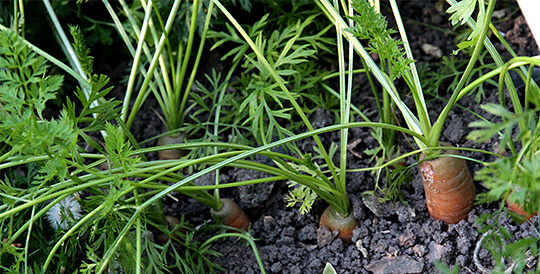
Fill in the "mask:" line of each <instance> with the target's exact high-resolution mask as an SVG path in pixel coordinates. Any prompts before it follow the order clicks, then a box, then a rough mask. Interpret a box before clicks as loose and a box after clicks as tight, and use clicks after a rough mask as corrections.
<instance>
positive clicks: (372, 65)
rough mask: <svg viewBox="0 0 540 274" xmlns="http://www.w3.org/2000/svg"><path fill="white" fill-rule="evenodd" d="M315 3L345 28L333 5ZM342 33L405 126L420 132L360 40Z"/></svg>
mask: <svg viewBox="0 0 540 274" xmlns="http://www.w3.org/2000/svg"><path fill="white" fill-rule="evenodd" d="M316 3H317V5H319V6H320V8H321V9H322V10H323V11H325V14H327V15H328V18H329V19H330V21H331V22H332V23H333V24H335V25H338V26H339V28H341V29H347V28H348V25H347V24H346V23H345V21H344V20H343V18H341V16H340V15H339V13H338V12H337V11H336V10H335V9H334V8H333V6H332V5H331V4H330V3H329V2H328V0H319V1H318V2H316ZM343 34H344V35H345V38H346V39H347V40H348V41H351V43H352V45H353V47H354V49H355V51H356V52H357V53H358V54H359V55H360V56H361V57H362V59H364V61H365V62H366V65H367V68H369V69H370V71H371V72H372V73H373V76H374V77H375V78H376V79H377V80H378V81H379V83H380V84H381V85H382V88H383V89H384V90H385V91H386V92H388V93H389V94H390V97H391V98H392V100H393V101H394V103H395V104H396V106H397V107H398V108H399V110H400V111H401V113H402V115H403V118H404V119H405V121H406V123H407V126H408V127H409V128H410V129H411V130H413V131H415V132H416V133H419V134H422V128H421V125H420V122H419V120H418V118H416V116H414V114H413V113H412V112H411V110H410V109H409V108H408V107H407V105H405V103H404V102H403V100H401V98H400V96H399V94H398V93H397V90H396V88H395V86H394V84H393V83H392V81H391V80H390V78H389V77H388V76H387V75H386V74H385V73H383V72H382V71H381V69H380V68H379V67H378V66H377V64H376V63H375V61H373V59H372V58H371V56H370V55H369V53H368V52H367V51H366V50H365V49H364V47H363V46H362V44H361V43H360V41H358V39H357V38H356V37H354V35H353V34H352V33H350V32H348V31H344V32H343ZM415 141H416V143H417V144H418V146H419V147H420V148H423V147H426V144H427V143H423V142H420V141H419V140H416V139H415Z"/></svg>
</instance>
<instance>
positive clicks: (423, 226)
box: [133, 1, 538, 274]
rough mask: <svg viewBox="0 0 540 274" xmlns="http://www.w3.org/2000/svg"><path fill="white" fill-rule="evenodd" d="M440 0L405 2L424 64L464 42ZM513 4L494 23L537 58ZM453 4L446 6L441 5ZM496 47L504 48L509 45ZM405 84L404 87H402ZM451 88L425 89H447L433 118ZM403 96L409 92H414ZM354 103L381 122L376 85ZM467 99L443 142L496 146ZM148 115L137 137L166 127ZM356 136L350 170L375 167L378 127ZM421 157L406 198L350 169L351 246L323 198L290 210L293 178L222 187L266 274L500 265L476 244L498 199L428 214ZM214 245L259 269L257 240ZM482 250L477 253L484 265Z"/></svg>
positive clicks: (237, 263)
mask: <svg viewBox="0 0 540 274" xmlns="http://www.w3.org/2000/svg"><path fill="white" fill-rule="evenodd" d="M436 2H437V1H401V2H400V7H401V8H402V9H401V12H402V16H404V17H405V18H407V19H406V27H407V30H408V35H409V39H410V40H411V41H413V42H412V48H413V50H414V56H415V57H416V58H417V60H418V61H419V67H422V66H425V65H430V64H435V63H437V62H440V61H441V54H442V56H448V55H449V54H451V53H452V51H453V50H455V49H456V45H455V44H456V43H455V40H454V38H455V37H453V36H451V35H450V34H449V33H450V32H448V33H446V32H444V31H441V30H440V29H442V30H452V26H451V25H450V23H449V21H448V16H447V15H446V14H445V13H444V10H441V9H440V8H438V7H437V4H436ZM501 2H504V1H501ZM512 3H513V2H511V3H504V5H501V7H500V8H498V9H497V12H499V13H498V15H499V16H500V20H497V23H496V25H497V27H498V28H499V30H500V31H502V32H503V33H504V34H505V35H506V38H507V39H508V40H509V42H510V43H511V46H512V47H513V48H514V49H516V51H517V53H518V54H520V55H527V56H532V55H537V54H538V48H537V47H536V45H535V44H534V40H533V39H532V36H531V35H530V32H529V30H528V27H527V25H526V23H525V22H524V20H523V17H522V16H521V15H520V13H519V11H518V12H516V10H515V8H512V7H517V5H516V4H515V3H513V4H512ZM446 8H447V7H446V5H445V6H444V8H443V9H446ZM439 28H440V29H439ZM496 46H497V48H498V49H500V50H501V51H502V49H503V48H502V46H501V45H499V44H496ZM505 57H508V56H505ZM358 63H359V62H358ZM428 72H429V70H428ZM355 83H356V84H358V85H365V84H366V83H367V82H366V79H365V78H364V77H363V76H359V77H358V78H357V79H355ZM366 86H369V85H366ZM401 88H402V90H403V86H401ZM445 90H446V87H444V86H442V87H441V89H440V90H439V91H433V90H431V91H427V92H429V93H432V94H438V96H440V97H436V96H429V98H428V97H426V99H427V100H428V106H429V110H430V115H431V119H432V121H434V120H435V119H436V117H437V115H438V113H440V111H441V110H442V108H443V107H444V104H445V100H444V98H448V96H449V95H448V94H446V93H445ZM484 90H485V99H483V100H482V103H484V102H497V91H496V89H495V88H494V87H493V86H489V85H486V86H485V87H484ZM405 97H406V98H407V96H406V95H405ZM370 98H371V99H370ZM441 98H442V99H441ZM409 103H410V102H409ZM355 104H357V105H363V106H364V107H365V110H364V113H366V115H368V117H369V118H370V119H373V120H378V118H377V115H378V113H377V111H376V108H375V102H374V100H373V98H372V93H371V91H370V90H368V89H365V90H360V93H359V94H358V95H356V97H355ZM459 104H460V106H461V107H455V108H453V109H452V111H451V113H450V115H449V118H448V120H447V122H446V126H447V127H446V129H445V130H444V132H443V134H442V137H441V139H442V141H445V142H448V143H450V144H453V145H454V146H458V147H466V148H477V149H483V150H487V151H495V150H497V140H496V139H493V140H491V141H489V142H486V143H480V144H479V143H475V142H472V141H470V140H467V139H466V135H467V134H468V132H470V130H471V129H470V128H469V127H468V124H469V123H471V122H473V121H475V120H477V117H476V116H475V115H474V114H472V113H471V112H469V110H470V111H472V112H475V113H478V114H480V115H482V116H484V117H486V118H487V119H493V117H492V116H489V115H488V114H486V113H485V112H484V111H483V110H482V109H481V108H480V104H478V103H477V102H476V98H475V94H472V95H469V96H466V97H464V98H463V99H462V100H461V101H460V102H459ZM409 105H411V104H409ZM143 111H144V110H143ZM148 111H151V110H148ZM140 117H142V120H140V123H139V124H136V125H134V127H133V129H134V132H135V137H136V138H137V139H139V140H143V139H147V138H149V137H152V136H155V135H156V134H158V133H160V132H162V130H163V126H162V123H161V121H159V120H158V119H157V118H156V116H155V115H148V116H145V115H140ZM145 117H147V118H145ZM145 119H146V120H145ZM311 120H312V121H313V122H314V123H315V124H316V125H317V127H322V126H326V125H331V124H332V122H333V121H334V117H332V116H331V114H330V113H329V112H325V111H322V110H321V111H318V112H316V113H315V114H314V115H312V117H311ZM137 132H139V133H137ZM138 134H140V135H138ZM321 138H322V140H323V142H324V143H325V144H326V145H329V144H330V143H331V142H339V133H337V132H335V133H330V134H326V135H323V136H321ZM349 140H350V143H351V144H352V145H351V146H350V152H351V153H349V157H348V167H349V168H351V169H352V168H362V167H368V166H371V165H372V164H371V163H370V162H369V158H370V157H369V156H368V155H366V154H365V153H364V151H365V150H367V149H372V148H375V147H377V146H378V144H377V142H376V140H375V139H374V138H373V137H372V136H371V132H370V130H369V129H364V128H355V129H352V130H350V136H349ZM397 142H398V143H399V144H400V146H401V149H400V150H401V151H410V150H411V145H410V144H411V143H412V141H411V139H410V138H405V137H404V136H401V135H399V136H398V138H397ZM148 145H152V143H149V144H148ZM314 146H315V144H314V142H313V140H312V139H306V140H302V141H301V142H299V147H302V148H306V149H308V150H311V149H312V148H313V147H314ZM462 154H463V155H464V156H466V157H470V158H475V159H478V160H480V161H492V160H493V159H492V158H490V157H489V156H487V155H486V154H482V153H471V152H467V151H464V152H463V153H462ZM416 163H417V158H416V157H411V158H409V159H408V160H407V163H406V164H407V165H412V168H413V172H412V174H415V175H413V176H412V180H411V181H410V183H408V184H407V185H404V186H403V188H402V194H403V196H402V201H401V202H399V201H398V202H395V203H393V202H388V203H385V204H382V205H381V204H377V203H376V202H374V201H373V199H370V197H368V196H364V197H362V193H363V192H365V191H368V190H372V189H374V186H375V179H374V176H373V174H371V173H368V172H362V173H351V174H349V175H348V178H347V179H348V184H347V187H348V192H349V193H350V198H351V201H352V202H353V206H354V214H355V216H356V218H357V219H358V220H360V225H359V227H358V228H357V229H356V230H355V231H354V236H353V239H352V240H353V242H352V243H344V242H343V241H342V240H340V239H337V238H336V237H335V233H332V232H330V231H328V229H326V228H319V227H318V223H319V218H320V216H321V214H322V212H323V211H324V209H325V208H326V207H327V204H326V203H325V202H323V201H318V202H316V203H315V205H314V208H313V209H312V210H311V212H310V213H308V214H305V215H302V214H300V213H299V211H298V208H297V207H292V208H290V207H287V202H286V201H285V195H286V194H287V191H288V188H287V184H286V183H285V182H273V183H264V184H259V185H251V186H246V187H240V188H237V189H229V190H225V191H223V192H222V196H224V197H228V198H231V199H233V200H234V201H236V202H237V203H238V204H239V205H240V207H242V208H243V209H244V210H245V211H246V213H247V214H248V216H249V217H250V219H251V221H252V227H251V233H252V235H253V237H254V238H255V239H257V241H256V244H257V248H258V252H259V254H260V255H261V258H262V261H263V263H264V267H265V270H266V272H267V273H283V274H286V273H322V271H323V268H324V266H325V264H326V263H327V262H329V263H331V264H332V265H333V266H334V268H335V269H336V270H337V273H340V274H345V273H437V270H436V269H435V266H434V262H436V261H442V262H444V263H447V264H448V265H454V264H457V265H458V266H460V273H482V272H483V271H486V270H485V269H488V270H489V269H492V268H493V260H492V258H491V256H490V254H489V253H488V252H487V251H486V250H485V249H484V248H478V249H476V247H477V245H478V243H479V241H480V240H481V239H482V236H483V234H482V233H480V232H479V228H480V225H479V224H477V223H476V222H475V221H476V220H477V218H478V217H479V216H480V215H482V214H484V213H494V212H496V211H497V210H498V209H499V204H498V203H493V204H480V205H477V206H476V207H475V208H474V209H473V210H472V212H471V213H470V214H469V217H468V219H466V220H463V221H461V222H459V223H458V224H455V225H446V224H444V223H443V222H441V221H435V220H433V219H432V218H431V217H430V216H429V214H428V211H427V208H426V204H425V198H424V190H423V185H422V181H421V178H420V175H419V172H418V168H417V167H416V166H415V164H416ZM468 164H469V168H470V170H471V173H472V174H474V172H475V171H477V170H479V169H480V168H481V165H480V164H478V163H475V162H472V161H469V162H468ZM211 176H212V175H209V176H208V177H211ZM264 176H266V175H265V174H262V173H259V172H253V171H246V170H238V169H234V168H229V169H222V170H221V175H220V179H221V181H222V182H223V183H227V182H234V181H244V180H250V179H254V178H260V177H264ZM203 179H210V178H203ZM202 181H204V180H201V182H202ZM475 184H476V189H477V192H485V191H486V190H485V189H484V188H483V187H482V186H481V185H480V184H479V183H478V182H475ZM164 201H166V204H167V205H168V206H167V208H166V210H167V212H166V213H167V214H172V215H178V214H179V213H178V212H182V213H183V214H186V216H187V218H188V219H189V221H190V222H191V223H193V224H200V223H202V222H204V221H207V220H210V219H211V218H210V214H209V209H208V208H206V207H205V206H201V204H199V203H197V202H195V201H193V200H190V199H181V200H180V202H178V203H177V202H174V201H173V200H172V199H166V200H164ZM498 222H500V224H501V225H502V226H504V227H505V228H506V229H508V230H509V231H510V233H511V234H513V235H514V237H515V239H520V238H522V237H526V236H528V235H537V234H535V233H538V232H537V231H536V230H535V227H538V217H534V218H533V219H532V220H531V221H530V222H524V223H522V224H519V223H516V222H514V221H513V220H512V218H511V217H510V216H509V215H508V214H507V213H506V212H503V213H502V216H501V218H500V219H499V220H498ZM213 249H214V250H216V251H218V252H220V253H221V254H222V255H223V256H221V257H215V258H213V260H214V261H215V262H217V263H218V264H220V265H221V266H222V267H223V268H224V269H225V270H226V271H225V273H242V274H245V273H260V269H259V267H258V265H257V262H256V259H255V256H254V254H253V252H252V250H251V247H250V246H249V245H247V244H246V243H245V242H244V241H242V240H238V239H227V240H222V241H219V242H215V243H214V244H213ZM475 253H476V254H477V258H478V259H477V260H476V262H475V259H474V257H475ZM536 264H537V258H536V259H534V258H531V260H530V265H531V266H532V267H534V268H536V266H535V265H536ZM509 265H510V264H509ZM482 267H484V268H485V269H484V270H483V268H482Z"/></svg>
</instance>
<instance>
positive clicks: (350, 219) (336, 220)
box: [319, 206, 359, 242]
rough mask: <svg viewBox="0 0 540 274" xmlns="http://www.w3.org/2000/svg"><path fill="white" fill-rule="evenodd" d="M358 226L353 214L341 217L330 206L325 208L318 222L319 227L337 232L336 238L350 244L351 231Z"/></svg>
mask: <svg viewBox="0 0 540 274" xmlns="http://www.w3.org/2000/svg"><path fill="white" fill-rule="evenodd" d="M358 224H359V222H358V220H357V219H356V218H354V216H353V214H349V215H348V216H346V217H342V216H340V214H339V213H338V212H337V211H336V210H335V209H334V208H333V207H332V206H329V207H328V208H326V210H325V211H324V212H323V214H322V216H321V220H320V221H319V226H326V227H327V228H328V229H330V230H332V231H336V230H338V231H339V233H338V237H339V238H340V239H342V240H343V241H344V242H351V239H352V236H353V230H354V229H355V228H356V227H357V226H358Z"/></svg>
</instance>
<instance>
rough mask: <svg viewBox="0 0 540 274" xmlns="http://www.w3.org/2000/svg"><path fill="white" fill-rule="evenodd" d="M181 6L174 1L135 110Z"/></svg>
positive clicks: (131, 116) (133, 117)
mask: <svg viewBox="0 0 540 274" xmlns="http://www.w3.org/2000/svg"><path fill="white" fill-rule="evenodd" d="M179 7H180V1H174V4H173V6H172V8H171V11H170V13H169V17H168V18H167V24H166V25H165V30H164V31H163V33H162V34H161V37H160V39H159V43H158V45H157V47H156V51H155V53H154V56H153V57H152V60H151V62H150V66H149V68H148V77H147V78H145V79H144V82H143V84H142V86H141V88H140V90H139V94H138V95H137V98H136V99H135V103H134V104H133V109H134V110H139V109H140V107H141V104H142V102H143V98H144V97H145V96H146V94H147V91H146V90H147V88H148V85H149V84H150V82H151V80H152V78H153V75H154V70H155V69H156V67H157V63H158V61H159V58H160V55H161V52H162V51H163V47H164V45H165V39H166V36H167V34H168V33H169V32H170V31H171V28H172V25H173V23H174V19H175V17H176V14H177V12H178V8H179ZM136 112H137V111H132V112H131V113H130V115H129V117H128V120H127V122H126V126H127V128H130V127H131V125H132V124H133V121H134V120H135V114H136Z"/></svg>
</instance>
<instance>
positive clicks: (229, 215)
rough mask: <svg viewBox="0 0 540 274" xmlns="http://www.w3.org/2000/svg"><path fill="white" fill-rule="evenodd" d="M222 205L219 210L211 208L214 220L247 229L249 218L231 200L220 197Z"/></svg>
mask: <svg viewBox="0 0 540 274" xmlns="http://www.w3.org/2000/svg"><path fill="white" fill-rule="evenodd" d="M221 202H222V203H223V207H222V208H221V209H220V210H213V209H212V210H211V212H212V216H213V217H214V220H216V219H217V220H219V221H221V222H222V223H223V224H224V225H226V226H230V227H234V228H239V229H243V230H244V231H248V229H249V223H250V221H249V218H248V217H247V215H246V213H245V212H244V211H243V210H242V209H241V208H240V207H239V206H238V205H237V204H236V203H235V202H233V201H232V200H230V199H227V198H223V199H221Z"/></svg>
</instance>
